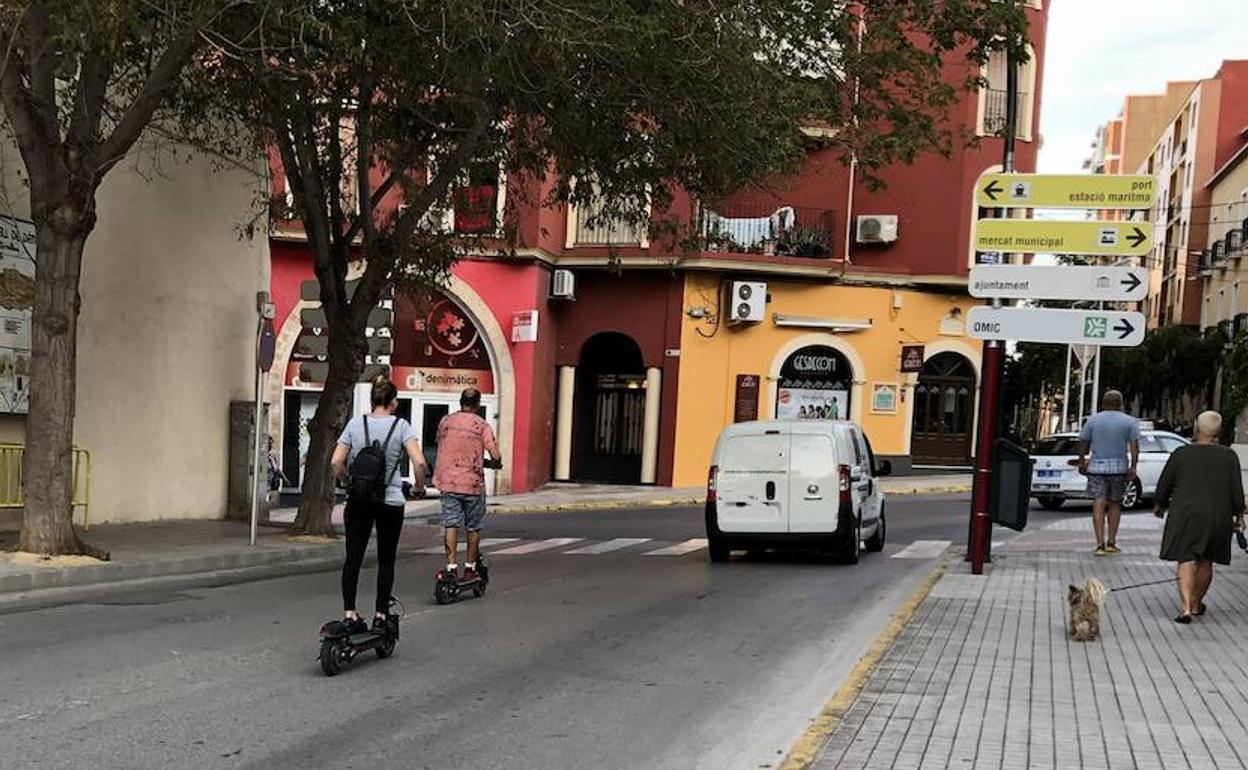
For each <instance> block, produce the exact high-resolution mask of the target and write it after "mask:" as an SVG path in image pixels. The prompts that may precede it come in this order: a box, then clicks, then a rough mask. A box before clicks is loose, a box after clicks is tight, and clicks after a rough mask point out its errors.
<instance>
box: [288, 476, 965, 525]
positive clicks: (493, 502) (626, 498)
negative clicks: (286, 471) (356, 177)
mask: <svg viewBox="0 0 1248 770" xmlns="http://www.w3.org/2000/svg"><path fill="white" fill-rule="evenodd" d="M880 486H881V487H882V488H883V489H884V493H885V494H887V495H922V494H929V495H938V494H955V493H966V492H970V491H971V476H970V474H944V475H940V476H902V477H896V478H885V479H883V480H881V482H880ZM705 501H706V488H705V487H641V486H617V485H611V484H565V483H554V484H547V485H546V486H544V487H542V488H541V489H539V490H537V491H535V492H526V493H523V494H518V495H502V496H499V497H491V498H490V499H489V507H488V510H489V512H490V513H553V512H558V511H579V510H609V509H613V508H664V507H669V506H680V505H702V504H703V503H704V502H705ZM295 513H296V509H295V508H280V509H277V510H274V511H273V512H272V513H271V514H270V520H272V521H275V522H291V521H294V520H295ZM437 513H438V501H437V499H436V498H431V499H428V500H418V501H412V502H409V503H408V504H407V516H408V518H418V517H425V516H435V515H437ZM334 522H335V523H339V524H340V523H342V506H341V505H339V506H337V508H335V509H334Z"/></svg>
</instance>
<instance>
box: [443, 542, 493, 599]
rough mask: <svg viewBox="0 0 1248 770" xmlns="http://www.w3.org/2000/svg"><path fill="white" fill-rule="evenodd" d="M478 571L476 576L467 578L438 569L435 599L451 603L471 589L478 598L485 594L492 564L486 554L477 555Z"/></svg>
mask: <svg viewBox="0 0 1248 770" xmlns="http://www.w3.org/2000/svg"><path fill="white" fill-rule="evenodd" d="M476 572H477V576H476V577H475V578H472V579H468V580H466V579H464V578H462V577H459V576H457V575H451V574H448V573H447V571H446V570H444V569H443V570H438V574H437V578H436V580H435V582H434V585H433V599H434V601H436V602H437V603H438V604H450V603H452V602H455V601H458V600H459V597H460V594H463V593H465V592H468V591H471V592H472V595H473V596H475V597H477V598H478V599H479V598H481V597H482V596H485V589H486V587H487V586H488V585H489V584H490V565H489V562H487V561H486V559H485V555H484V554H479V555H478V556H477V570H476Z"/></svg>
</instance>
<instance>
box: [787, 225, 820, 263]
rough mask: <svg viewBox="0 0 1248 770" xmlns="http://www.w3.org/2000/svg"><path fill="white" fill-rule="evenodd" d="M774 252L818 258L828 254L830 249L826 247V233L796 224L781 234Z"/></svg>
mask: <svg viewBox="0 0 1248 770" xmlns="http://www.w3.org/2000/svg"><path fill="white" fill-rule="evenodd" d="M776 253H777V254H779V255H781V256H793V257H807V258H812V259H818V258H820V257H826V256H828V255H829V254H830V253H831V249H829V248H828V236H827V233H825V232H823V231H822V230H816V229H814V228H811V227H803V226H802V225H796V226H794V227H792V228H790V229H789V230H787V231H786V232H785V233H784V234H783V235H782V236H781V239H780V242H779V243H777V244H776Z"/></svg>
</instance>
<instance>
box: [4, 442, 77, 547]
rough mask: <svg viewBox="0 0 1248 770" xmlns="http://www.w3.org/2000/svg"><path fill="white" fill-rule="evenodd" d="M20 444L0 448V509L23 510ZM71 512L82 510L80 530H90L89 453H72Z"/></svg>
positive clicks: (22, 447)
mask: <svg viewBox="0 0 1248 770" xmlns="http://www.w3.org/2000/svg"><path fill="white" fill-rule="evenodd" d="M25 451H26V446H25V445H24V444H0V509H5V508H9V509H12V508H25V507H26V496H25V493H24V491H23V488H24V481H23V479H22V456H23V454H24V453H25ZM73 474H74V491H73V508H74V509H75V510H77V509H79V508H81V509H82V528H83V529H89V528H90V526H91V453H90V452H88V451H87V450H85V449H77V448H75V449H74V468H73Z"/></svg>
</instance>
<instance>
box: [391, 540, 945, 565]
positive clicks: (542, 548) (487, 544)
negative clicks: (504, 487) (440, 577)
mask: <svg viewBox="0 0 1248 770" xmlns="http://www.w3.org/2000/svg"><path fill="white" fill-rule="evenodd" d="M952 544H953V543H952V541H949V540H915V541H913V542H910V543H907V544H905V545H902V544H896V545H894V544H891V543H890V544H889V546H888V548H887V549H885V554H886V555H888V556H890V557H891V558H894V559H915V560H920V559H922V560H931V559H937V558H940V557H941V556H943V555H944V554H945V552H946V551H947V550H948V549H949V547H950V546H951V545H952ZM464 547H465V546H464V541H463V539H462V538H461V539H460V541H459V551H460V553H463V552H464ZM481 550H482V551H484V552H485V553H488V554H489V555H491V556H528V555H530V554H543V555H545V554H559V555H566V556H602V555H604V554H623V555H635V556H688V555H689V554H696V553H699V552H702V551H705V550H706V538H704V537H691V538H689V539H687V540H678V541H672V540H658V539H655V538H650V537H613V538H608V539H604V540H594V539H590V538H584V537H548V538H520V537H483V538H481ZM415 553H418V554H425V555H430V556H433V555H437V554H441V553H443V548H442V546H440V545H435V546H429V547H427V548H419V549H417V550H416V551H415Z"/></svg>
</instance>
